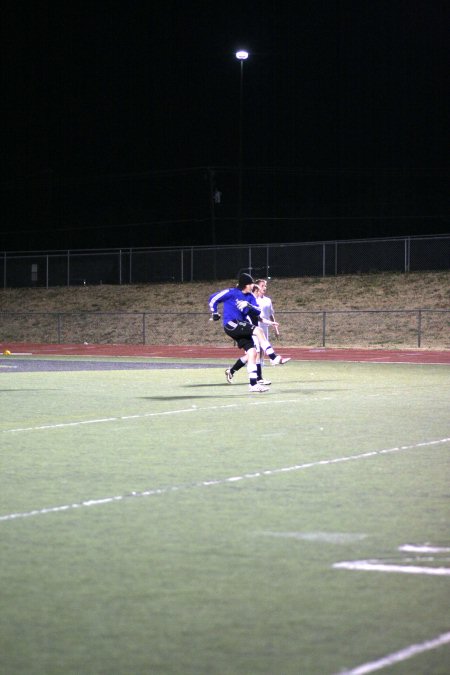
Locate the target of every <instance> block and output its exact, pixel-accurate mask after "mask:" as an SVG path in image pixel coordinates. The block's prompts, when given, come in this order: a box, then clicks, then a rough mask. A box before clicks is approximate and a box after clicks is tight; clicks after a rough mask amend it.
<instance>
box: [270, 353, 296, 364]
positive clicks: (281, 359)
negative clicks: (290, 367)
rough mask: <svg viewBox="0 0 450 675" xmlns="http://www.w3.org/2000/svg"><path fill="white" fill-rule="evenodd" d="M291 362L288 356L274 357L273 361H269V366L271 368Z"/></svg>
mask: <svg viewBox="0 0 450 675" xmlns="http://www.w3.org/2000/svg"><path fill="white" fill-rule="evenodd" d="M290 360H291V357H290V356H280V355H279V354H278V356H276V357H275V358H274V359H271V360H270V365H271V366H282V365H283V364H284V363H287V362H288V361H290Z"/></svg>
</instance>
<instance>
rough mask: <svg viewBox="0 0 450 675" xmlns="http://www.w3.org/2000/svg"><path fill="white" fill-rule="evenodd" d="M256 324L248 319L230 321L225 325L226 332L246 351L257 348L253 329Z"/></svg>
mask: <svg viewBox="0 0 450 675" xmlns="http://www.w3.org/2000/svg"><path fill="white" fill-rule="evenodd" d="M254 328H255V326H252V324H251V323H249V322H248V321H229V322H228V323H226V324H225V326H224V327H223V329H224V331H225V333H226V334H227V335H228V337H230V338H231V339H232V340H234V341H235V342H236V344H237V346H238V347H239V349H243V350H244V351H246V352H247V351H248V350H249V349H254V348H255V343H254V342H253V329H254Z"/></svg>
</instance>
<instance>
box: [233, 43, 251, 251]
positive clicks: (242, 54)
mask: <svg viewBox="0 0 450 675" xmlns="http://www.w3.org/2000/svg"><path fill="white" fill-rule="evenodd" d="M248 56H249V54H248V52H247V51H246V50H245V49H240V50H239V51H238V52H236V58H237V59H238V61H240V64H241V76H240V83H239V157H238V244H241V243H242V242H241V239H242V148H243V138H242V128H243V125H242V120H243V107H244V106H243V100H244V61H246V60H247V59H248Z"/></svg>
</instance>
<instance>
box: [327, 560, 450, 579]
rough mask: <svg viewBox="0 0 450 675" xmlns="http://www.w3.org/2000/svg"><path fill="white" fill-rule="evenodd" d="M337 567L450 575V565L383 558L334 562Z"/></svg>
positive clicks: (368, 570) (441, 575)
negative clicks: (403, 562) (394, 561)
mask: <svg viewBox="0 0 450 675" xmlns="http://www.w3.org/2000/svg"><path fill="white" fill-rule="evenodd" d="M333 567H334V568H335V569H341V570H356V571H361V572H397V573H399V574H426V575H430V576H439V577H449V576H450V567H419V566H418V565H390V564H387V563H384V562H382V561H381V560H380V561H378V560H349V561H344V562H339V563H334V565H333Z"/></svg>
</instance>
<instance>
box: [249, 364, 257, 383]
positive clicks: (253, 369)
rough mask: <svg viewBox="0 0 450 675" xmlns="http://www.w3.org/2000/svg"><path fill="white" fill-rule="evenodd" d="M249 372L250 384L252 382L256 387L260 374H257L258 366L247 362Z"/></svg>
mask: <svg viewBox="0 0 450 675" xmlns="http://www.w3.org/2000/svg"><path fill="white" fill-rule="evenodd" d="M247 372H248V377H249V380H250V384H251V386H252V387H254V386H255V384H256V383H257V381H258V376H257V374H256V366H249V365H248V364H247Z"/></svg>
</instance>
